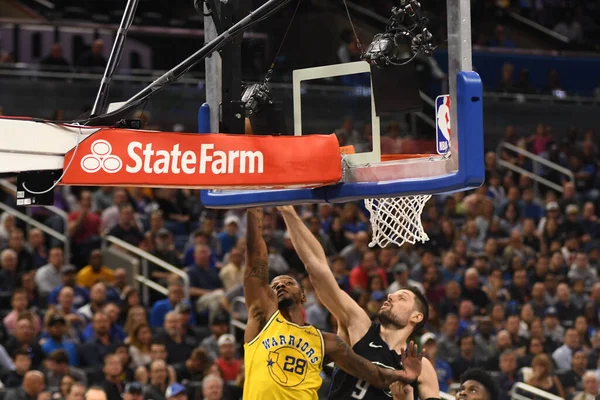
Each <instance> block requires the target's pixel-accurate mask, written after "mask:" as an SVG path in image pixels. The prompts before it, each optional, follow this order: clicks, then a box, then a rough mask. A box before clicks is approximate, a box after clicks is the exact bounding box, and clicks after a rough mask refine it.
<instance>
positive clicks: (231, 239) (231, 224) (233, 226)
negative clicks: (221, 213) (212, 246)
mask: <svg viewBox="0 0 600 400" xmlns="http://www.w3.org/2000/svg"><path fill="white" fill-rule="evenodd" d="M239 227H240V219H239V218H238V217H236V216H235V215H231V216H229V217H227V218H226V219H225V223H224V230H223V232H221V233H219V234H218V236H217V237H218V238H219V246H220V249H221V259H222V258H223V256H224V255H225V254H227V253H229V252H230V251H231V249H232V248H233V247H234V246H235V244H236V243H237V241H238V237H239V236H238V231H239Z"/></svg>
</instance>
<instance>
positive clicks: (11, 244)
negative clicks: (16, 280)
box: [8, 228, 33, 273]
mask: <svg viewBox="0 0 600 400" xmlns="http://www.w3.org/2000/svg"><path fill="white" fill-rule="evenodd" d="M8 248H9V249H12V250H14V251H15V252H16V253H17V260H18V261H17V270H18V271H19V272H20V273H24V272H28V271H31V270H32V269H33V255H32V254H31V252H30V251H29V249H28V248H27V247H26V246H25V236H24V234H23V231H22V230H21V229H19V228H14V229H13V230H11V231H10V235H9V237H8Z"/></svg>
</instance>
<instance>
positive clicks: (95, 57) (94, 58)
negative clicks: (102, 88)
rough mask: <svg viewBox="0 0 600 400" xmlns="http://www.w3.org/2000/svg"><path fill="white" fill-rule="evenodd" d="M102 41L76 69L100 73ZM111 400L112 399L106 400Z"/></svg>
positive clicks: (86, 53) (80, 61)
mask: <svg viewBox="0 0 600 400" xmlns="http://www.w3.org/2000/svg"><path fill="white" fill-rule="evenodd" d="M103 53H104V41H103V40H102V39H96V40H95V41H94V43H93V44H92V47H91V49H90V50H88V51H86V52H84V53H83V54H82V55H81V56H80V57H79V59H78V60H77V67H79V68H80V69H82V70H85V71H92V72H101V71H102V69H103V68H104V67H105V66H106V58H104V54H103ZM108 400H112V399H110V398H109V399H108Z"/></svg>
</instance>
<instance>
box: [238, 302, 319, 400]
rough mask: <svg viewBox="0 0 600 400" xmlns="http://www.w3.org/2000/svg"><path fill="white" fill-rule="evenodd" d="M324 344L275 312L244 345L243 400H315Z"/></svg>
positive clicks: (307, 328)
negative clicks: (244, 375) (254, 336)
mask: <svg viewBox="0 0 600 400" xmlns="http://www.w3.org/2000/svg"><path fill="white" fill-rule="evenodd" d="M324 351H325V345H324V343H323V336H322V335H321V332H320V331H319V330H318V329H317V328H315V327H313V326H299V325H296V324H294V323H292V322H289V321H288V320H286V319H285V318H284V317H283V316H282V315H281V313H280V312H279V310H278V311H276V312H275V313H274V314H273V315H272V316H271V318H269V321H268V322H267V324H266V325H265V327H264V328H263V329H262V330H261V331H260V333H259V334H258V336H256V338H254V340H252V341H251V342H249V343H246V344H245V345H244V367H245V368H246V379H245V382H244V396H243V397H244V400H265V399H274V400H288V399H289V400H316V399H317V390H319V388H320V387H321V383H322V380H321V376H320V373H321V369H322V368H323V365H322V363H323V354H324Z"/></svg>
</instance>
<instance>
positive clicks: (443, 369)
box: [420, 332, 452, 392]
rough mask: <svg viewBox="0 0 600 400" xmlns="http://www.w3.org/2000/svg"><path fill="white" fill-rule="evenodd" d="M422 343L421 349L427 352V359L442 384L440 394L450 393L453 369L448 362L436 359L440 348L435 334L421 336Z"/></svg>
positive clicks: (429, 333)
mask: <svg viewBox="0 0 600 400" xmlns="http://www.w3.org/2000/svg"><path fill="white" fill-rule="evenodd" d="M420 343H421V348H422V349H423V350H425V354H426V356H425V357H427V359H428V360H429V361H430V362H431V365H433V368H434V369H435V373H436V374H437V377H438V382H439V384H440V392H448V387H449V386H450V381H451V380H452V368H450V365H449V364H448V363H447V362H446V361H444V360H440V359H437V358H436V355H437V351H438V347H437V338H436V336H435V334H434V333H431V332H427V333H425V334H424V335H423V336H421V340H420Z"/></svg>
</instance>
